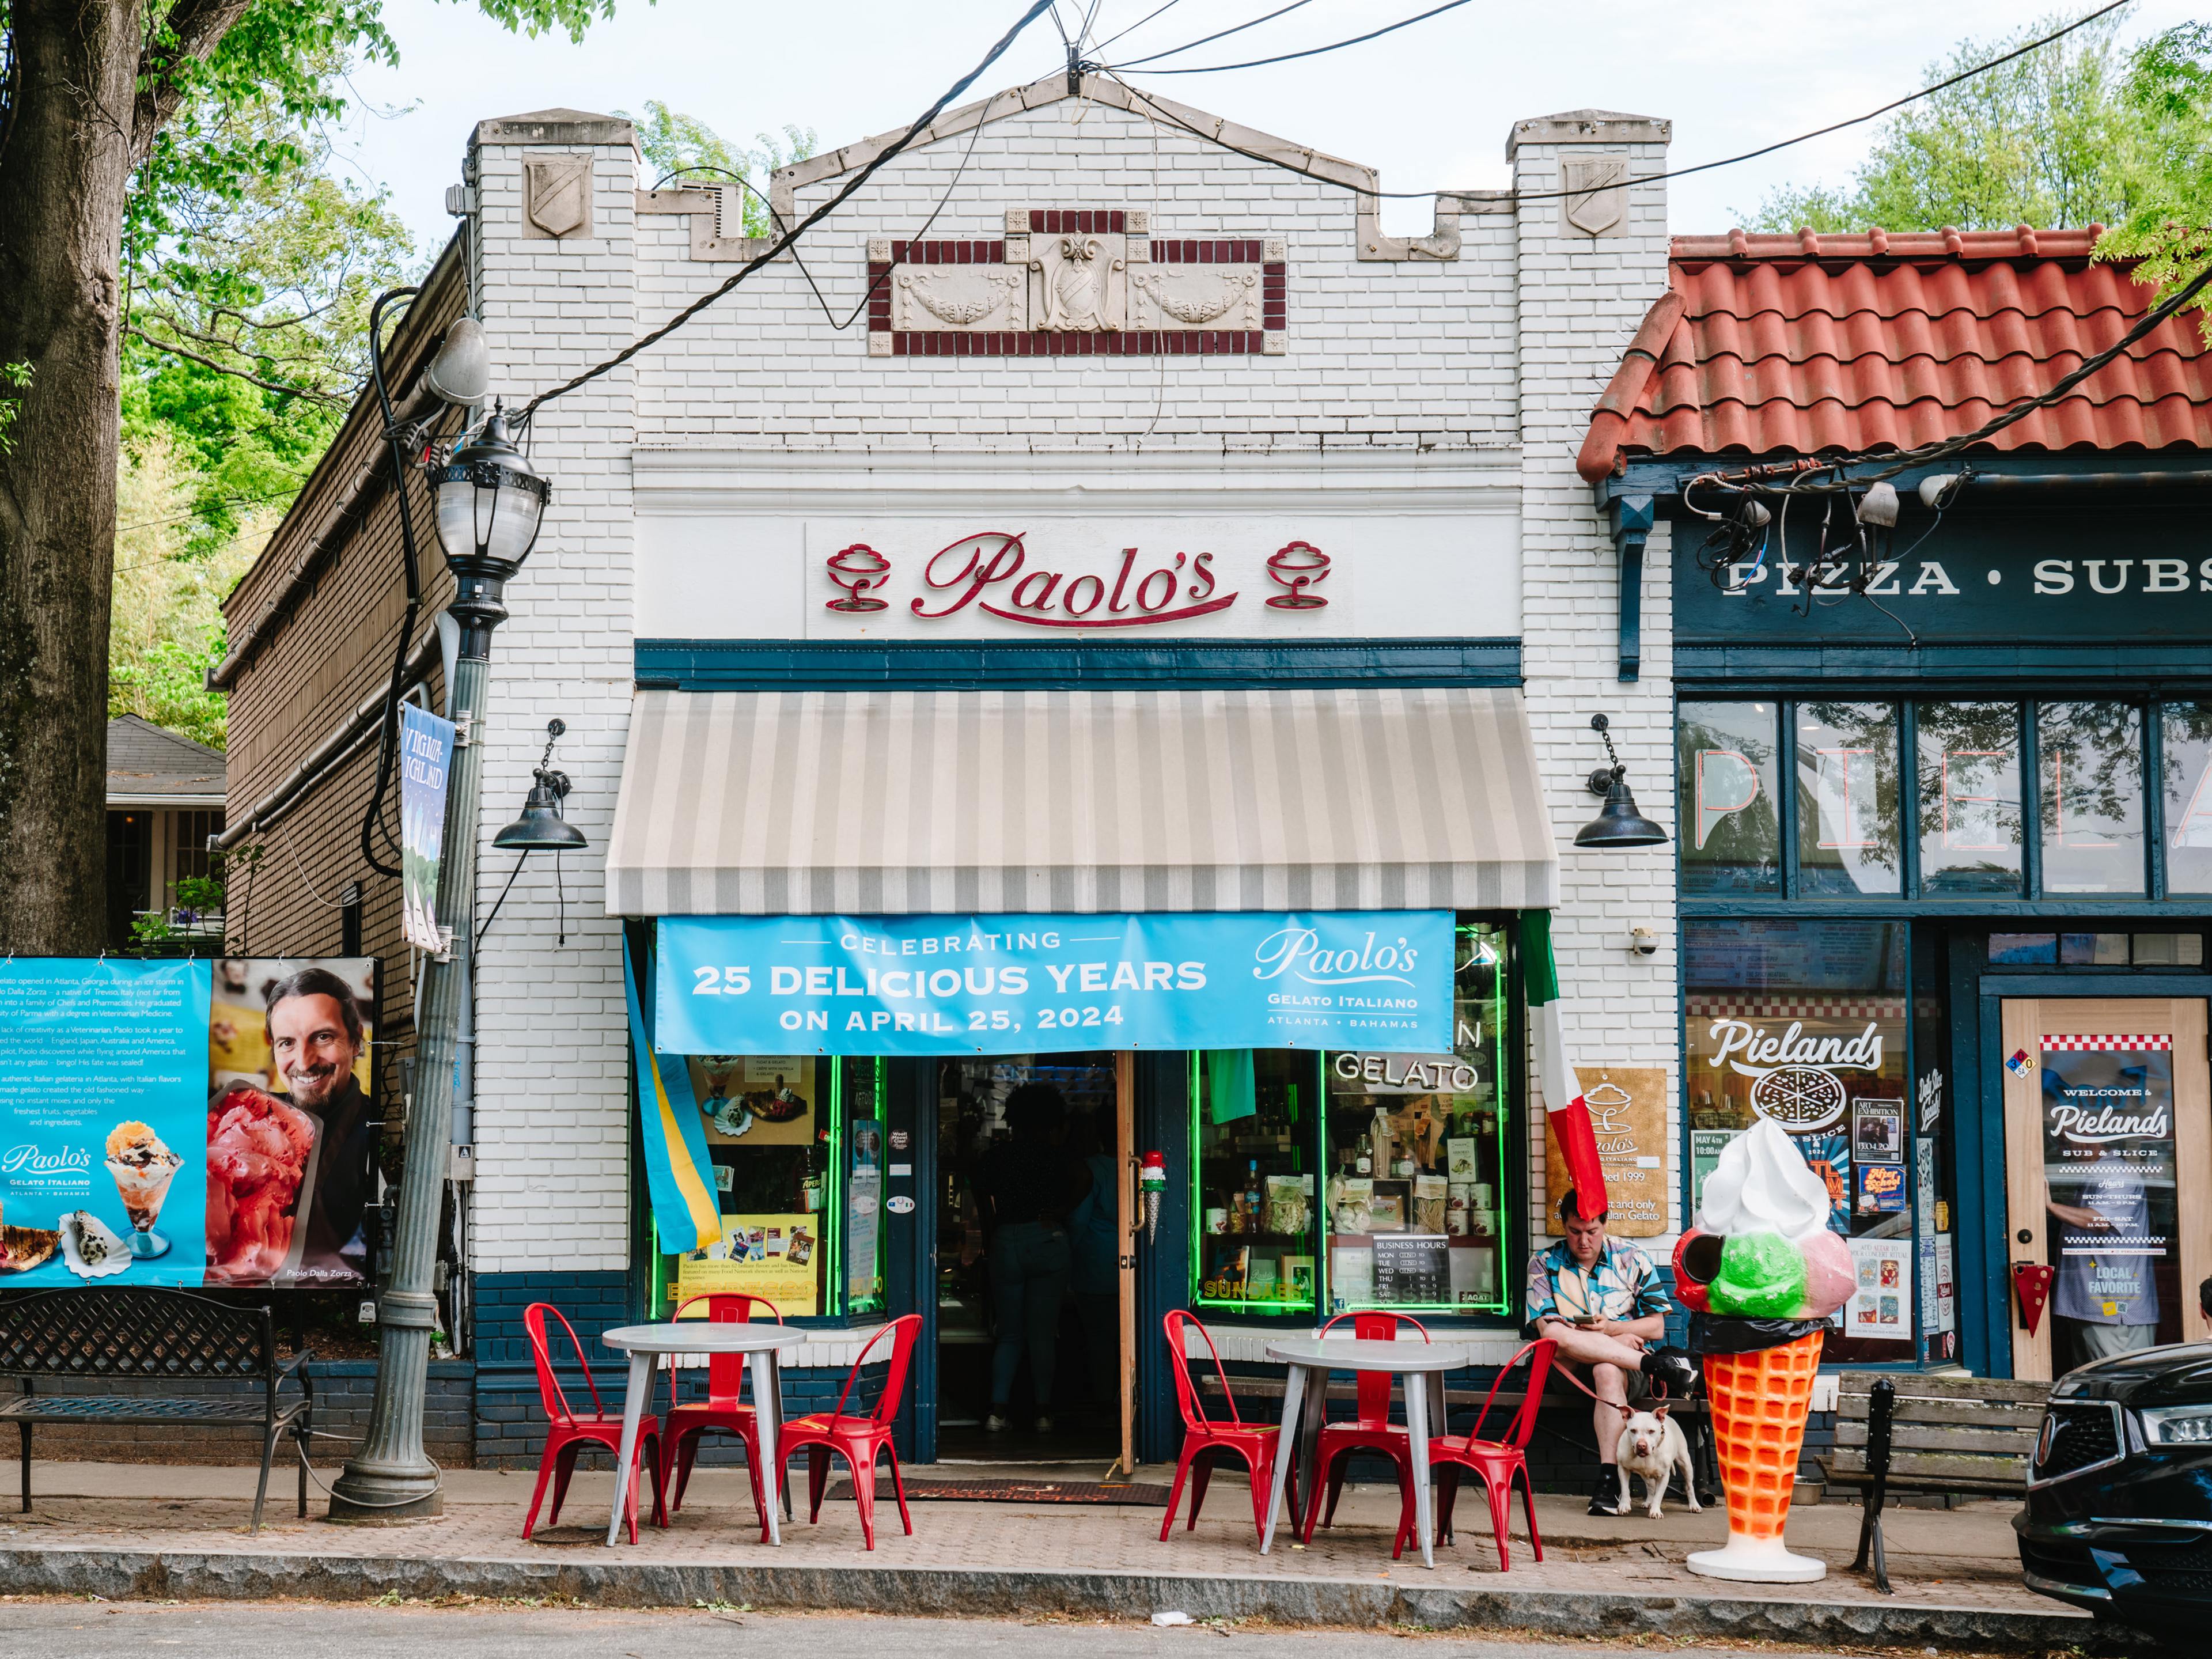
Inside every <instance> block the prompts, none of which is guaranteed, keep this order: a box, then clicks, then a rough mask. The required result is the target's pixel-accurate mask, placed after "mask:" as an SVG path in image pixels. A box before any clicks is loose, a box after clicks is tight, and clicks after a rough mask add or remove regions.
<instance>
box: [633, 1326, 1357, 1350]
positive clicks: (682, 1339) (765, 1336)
mask: <svg viewBox="0 0 2212 1659" xmlns="http://www.w3.org/2000/svg"><path fill="white" fill-rule="evenodd" d="M599 1340H600V1341H602V1342H604V1343H605V1344H606V1345H607V1346H609V1347H610V1348H622V1349H625V1350H627V1351H628V1352H631V1353H758V1352H761V1351H762V1350H763V1349H767V1348H787V1347H789V1346H791V1345H792V1344H793V1343H794V1342H804V1341H805V1340H806V1333H805V1331H803V1330H800V1329H799V1328H798V1327H796V1326H794V1325H764V1324H744V1325H739V1324H735V1323H732V1322H730V1321H727V1320H722V1321H715V1320H708V1319H685V1320H672V1321H670V1322H667V1323H665V1324H659V1325H617V1327H616V1328H614V1329H612V1330H611V1331H603V1332H601V1333H600V1334H599ZM1375 1346H1381V1345H1380V1344H1376V1345H1375Z"/></svg>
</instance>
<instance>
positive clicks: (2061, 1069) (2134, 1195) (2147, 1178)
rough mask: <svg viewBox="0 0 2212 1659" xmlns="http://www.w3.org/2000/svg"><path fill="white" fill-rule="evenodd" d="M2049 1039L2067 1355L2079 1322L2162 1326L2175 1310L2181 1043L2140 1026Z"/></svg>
mask: <svg viewBox="0 0 2212 1659" xmlns="http://www.w3.org/2000/svg"><path fill="white" fill-rule="evenodd" d="M2042 1048H2043V1055H2042V1058H2043V1066H2042V1097H2043V1174H2044V1180H2045V1183H2046V1194H2047V1199H2048V1206H2049V1209H2050V1212H2051V1243H2053V1245H2054V1246H2055V1247H2056V1249H2057V1260H2056V1261H2055V1263H2054V1264H2053V1265H2055V1266H2056V1267H2057V1269H2058V1276H2057V1282H2056V1283H2055V1285H2053V1286H2052V1291H2051V1315H2052V1316H2053V1318H2054V1320H2055V1321H2056V1322H2057V1328H2058V1331H2059V1332H2060V1333H2061V1334H2063V1336H2064V1337H2065V1339H2066V1341H2065V1343H2063V1344H2062V1346H2061V1348H2060V1350H2059V1352H2061V1353H2062V1354H2063V1353H2064V1352H2066V1351H2067V1346H2068V1345H2070V1344H2071V1343H2073V1342H2078V1341H2079V1340H2081V1339H2080V1337H2079V1335H2078V1334H2077V1332H2076V1330H2075V1328H2077V1327H2079V1326H2081V1325H2127V1326H2145V1325H2148V1326H2154V1327H2155V1326H2157V1325H2159V1324H2160V1322H2161V1316H2162V1315H2163V1314H2164V1313H2165V1312H2166V1310H2164V1309H2163V1308H2162V1306H2161V1302H2160V1296H2159V1288H2158V1270H2159V1268H2160V1267H2161V1266H2163V1265H2165V1264H2166V1263H2168V1262H2172V1263H2173V1264H2174V1265H2175V1266H2177V1267H2178V1266H2179V1247H2178V1241H2177V1240H2176V1238H2175V1236H2174V1235H2175V1194H2174V1185H2173V1182H2174V1154H2173V1043H2172V1038H2171V1037H2170V1036H2151V1035H2148V1034H2144V1033H2140V1032H2130V1033H2125V1034H2121V1035H2116V1036H2074V1035H2066V1036H2060V1035H2056V1034H2046V1035H2045V1036H2044V1038H2043V1042H2042ZM2166 1323H2167V1324H2168V1325H2169V1326H2171V1325H2172V1321H2171V1320H2167V1321H2166ZM2166 1340H2174V1337H2173V1335H2172V1334H2169V1335H2168V1337H2167V1338H2166ZM2145 1346H2148V1343H2146V1344H2145Z"/></svg>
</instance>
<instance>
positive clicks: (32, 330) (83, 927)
mask: <svg viewBox="0 0 2212 1659" xmlns="http://www.w3.org/2000/svg"><path fill="white" fill-rule="evenodd" d="M143 14H144V3H143V0H14V4H13V8H12V25H13V28H14V33H15V52H16V61H17V80H16V97H17V103H16V107H15V110H14V112H13V118H12V121H11V123H10V125H9V130H8V132H7V135H6V148H5V149H4V151H0V363H18V362H21V363H27V364H29V365H30V369H31V382H30V385H29V386H28V387H27V389H26V390H25V391H24V392H22V393H21V394H20V402H19V404H18V407H17V413H16V416H15V421H14V423H13V426H12V428H11V429H10V432H9V437H10V438H11V439H12V440H13V447H12V449H11V450H10V451H9V453H5V454H0V947H4V948H5V949H7V950H9V951H22V952H25V953H39V952H46V953H54V954H63V955H79V954H88V953H92V952H96V951H99V950H100V948H101V947H102V945H104V943H105V942H106V941H105V939H104V934H105V932H106V782H107V763H106V752H107V744H106V722H107V629H108V598H109V583H110V581H111V580H112V568H113V565H114V559H115V467H116V454H117V446H118V419H119V409H118V386H119V380H120V375H121V370H120V368H119V365H118V338H119V335H118V330H119V325H120V321H121V319H120V317H119V314H118V313H119V311H120V298H121V283H120V276H119V265H120V258H121V250H120V243H121V240H122V226H123V211H124V201H125V189H126V187H127V184H128V180H129V178H130V173H131V135H132V131H133V104H134V100H135V94H136V91H137V87H136V79H137V68H138V61H139V52H140V47H141V44H142V41H141V29H142V27H143Z"/></svg>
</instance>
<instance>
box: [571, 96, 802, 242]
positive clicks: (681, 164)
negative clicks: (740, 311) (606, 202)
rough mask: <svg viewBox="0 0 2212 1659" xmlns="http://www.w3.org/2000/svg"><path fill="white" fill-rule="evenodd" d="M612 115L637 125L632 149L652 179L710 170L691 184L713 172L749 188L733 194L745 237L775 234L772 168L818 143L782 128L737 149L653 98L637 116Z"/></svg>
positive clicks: (796, 129)
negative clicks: (741, 205)
mask: <svg viewBox="0 0 2212 1659" xmlns="http://www.w3.org/2000/svg"><path fill="white" fill-rule="evenodd" d="M615 113H617V115H623V116H626V117H628V118H629V119H631V120H633V121H635V123H636V124H637V142H638V148H639V149H641V150H642V151H643V152H644V155H645V165H646V167H647V170H648V171H650V172H651V173H652V174H653V177H654V178H655V179H665V178H667V177H668V176H669V175H670V174H671V173H692V172H693V170H694V169H710V171H701V172H697V173H694V175H693V176H694V181H695V182H696V183H699V184H702V185H707V184H711V183H713V182H714V173H732V174H735V175H736V176H737V177H738V178H740V179H744V181H745V183H746V184H748V185H750V186H751V188H750V189H749V190H744V191H739V192H738V193H739V194H740V195H741V196H743V197H744V234H746V235H748V236H769V235H773V234H775V221H774V220H773V219H772V218H771V217H770V216H769V210H768V202H767V197H768V189H769V175H770V174H771V173H775V170H776V169H777V168H778V167H789V166H790V165H791V164H792V163H793V161H805V159H806V158H807V157H808V156H810V155H813V154H814V152H815V150H816V149H817V148H818V147H819V145H820V143H821V141H820V139H819V138H817V137H816V135H815V132H814V130H813V129H812V128H811V127H805V128H801V127H795V126H787V127H785V128H784V130H783V132H782V134H781V136H780V137H779V136H778V135H776V134H775V133H770V132H760V133H755V134H754V135H753V136H754V137H756V138H757V139H758V140H759V141H760V142H759V143H758V144H757V145H756V146H755V147H754V148H753V149H738V148H737V147H736V146H735V145H732V144H731V143H728V142H727V141H726V140H725V139H724V138H722V137H720V135H719V134H717V133H716V132H715V131H714V128H712V127H710V126H708V125H707V124H706V123H705V122H704V121H702V120H700V119H699V118H697V117H696V116H694V115H686V114H684V112H682V111H680V110H672V109H671V108H669V107H668V106H667V105H665V104H664V103H662V102H661V101H660V100H659V99H658V98H648V99H647V100H646V102H645V113H644V114H643V115H642V116H630V115H629V112H628V111H626V110H617V111H616V112H615Z"/></svg>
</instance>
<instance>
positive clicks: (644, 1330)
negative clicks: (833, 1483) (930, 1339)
mask: <svg viewBox="0 0 2212 1659" xmlns="http://www.w3.org/2000/svg"><path fill="white" fill-rule="evenodd" d="M599 1340H600V1341H602V1342H604V1343H605V1344H606V1345H607V1346H609V1347H610V1348H621V1349H623V1350H625V1351H626V1352H628V1353H629V1391H628V1392H627V1393H625V1394H624V1395H623V1426H622V1449H621V1450H620V1451H619V1452H618V1453H617V1454H616V1458H615V1468H616V1471H617V1479H616V1480H615V1512H614V1515H613V1517H612V1518H611V1520H609V1521H608V1522H607V1542H608V1543H609V1544H612V1543H613V1542H614V1541H616V1539H617V1537H619V1536H620V1534H621V1532H622V1523H623V1492H624V1491H625V1490H626V1486H627V1483H626V1482H625V1481H624V1480H622V1479H621V1478H620V1474H621V1472H622V1471H623V1470H626V1469H628V1468H629V1460H630V1455H631V1454H632V1453H633V1452H634V1451H635V1450H636V1449H637V1425H638V1422H639V1419H641V1418H642V1417H643V1416H644V1415H645V1402H646V1400H647V1397H648V1396H649V1395H651V1394H652V1393H653V1372H654V1370H656V1364H655V1362H656V1361H658V1360H659V1358H661V1356H662V1355H664V1354H679V1353H741V1354H744V1355H747V1356H748V1357H749V1358H748V1361H747V1364H748V1369H749V1370H750V1371H751V1373H752V1382H753V1413H754V1416H755V1419H756V1420H757V1422H758V1423H759V1425H760V1444H761V1455H763V1456H764V1457H766V1458H767V1459H768V1460H769V1468H768V1469H766V1470H764V1471H763V1474H766V1475H768V1476H769V1477H770V1478H769V1479H767V1480H763V1482H762V1485H761V1490H762V1491H763V1492H764V1493H766V1494H767V1504H768V1541H769V1543H771V1544H781V1543H782V1542H783V1528H781V1526H780V1525H778V1524H777V1523H778V1521H779V1520H780V1518H781V1514H780V1512H781V1509H782V1507H783V1506H782V1505H781V1504H780V1503H778V1502H777V1496H778V1493H779V1492H780V1490H781V1486H782V1484H783V1482H782V1480H781V1476H782V1473H783V1463H782V1460H781V1459H780V1458H778V1457H777V1456H776V1455H775V1444H776V1435H777V1431H778V1429H779V1428H780V1427H781V1423H780V1421H779V1419H780V1416H781V1407H782V1401H783V1373H782V1370H781V1368H780V1367H779V1366H778V1365H777V1364H776V1358H775V1351H776V1350H777V1349H778V1348H787V1347H791V1346H793V1345H795V1344H797V1343H799V1342H803V1341H805V1340H806V1333H805V1332H804V1331H802V1330H799V1329H798V1328H795V1327H793V1326H790V1325H736V1324H727V1323H720V1322H708V1321H707V1320H704V1319H686V1320H684V1321H683V1322H680V1323H671V1324H665V1325H621V1326H617V1328H615V1329H613V1330H611V1331H608V1332H605V1333H604V1334H602V1335H601V1336H600V1338H599ZM1371 1346H1378V1347H1379V1346H1383V1345H1381V1344H1379V1343H1377V1344H1373V1345H1371ZM640 1486H641V1488H642V1486H643V1482H642V1480H641V1482H640ZM638 1502H639V1504H641V1505H642V1504H644V1502H645V1493H644V1492H643V1491H642V1490H640V1492H639V1493H638Z"/></svg>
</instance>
